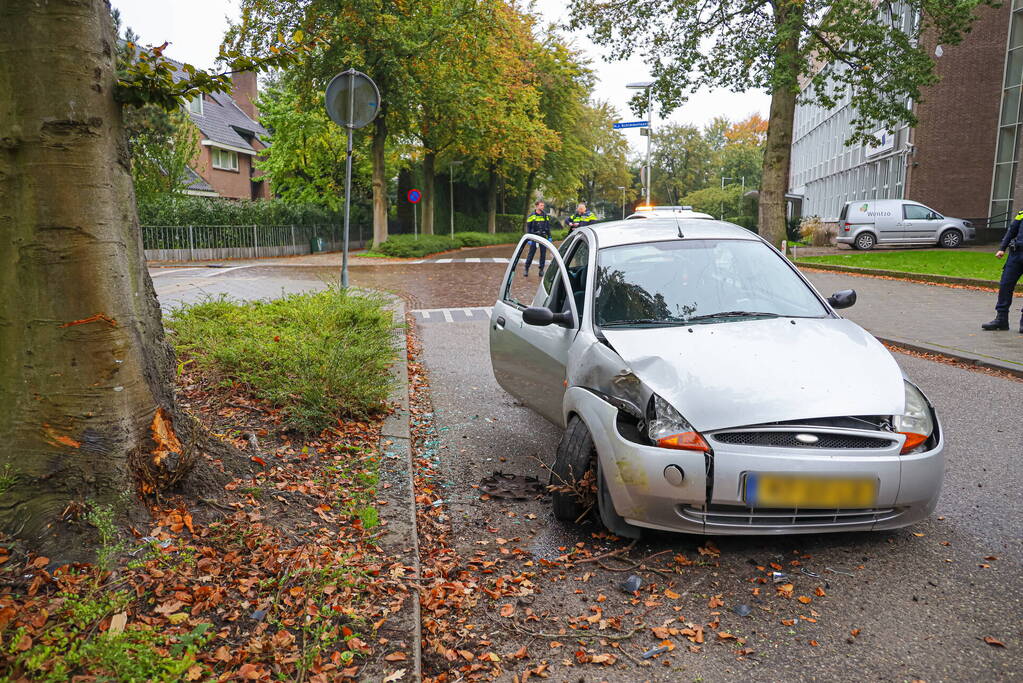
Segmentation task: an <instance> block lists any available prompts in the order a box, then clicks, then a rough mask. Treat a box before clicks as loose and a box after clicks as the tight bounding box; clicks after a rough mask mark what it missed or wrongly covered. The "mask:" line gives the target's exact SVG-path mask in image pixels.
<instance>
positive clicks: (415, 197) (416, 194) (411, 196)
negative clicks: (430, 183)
mask: <svg viewBox="0 0 1023 683" xmlns="http://www.w3.org/2000/svg"><path fill="white" fill-rule="evenodd" d="M422 198H423V194H422V193H421V192H420V191H419V190H409V191H408V200H409V201H410V202H412V203H413V204H418V203H419V200H420V199H422Z"/></svg>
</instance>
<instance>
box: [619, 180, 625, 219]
mask: <svg viewBox="0 0 1023 683" xmlns="http://www.w3.org/2000/svg"><path fill="white" fill-rule="evenodd" d="M618 189H619V190H621V191H622V220H623V221H624V220H625V188H624V187H622V186H620V185H619V186H618Z"/></svg>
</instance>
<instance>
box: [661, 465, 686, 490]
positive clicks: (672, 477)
mask: <svg viewBox="0 0 1023 683" xmlns="http://www.w3.org/2000/svg"><path fill="white" fill-rule="evenodd" d="M664 478H665V479H667V480H668V483H669V484H671V485H672V486H681V485H682V481H683V480H684V479H685V478H686V473H685V472H683V471H682V468H681V467H679V466H678V465H668V466H667V467H665V468H664Z"/></svg>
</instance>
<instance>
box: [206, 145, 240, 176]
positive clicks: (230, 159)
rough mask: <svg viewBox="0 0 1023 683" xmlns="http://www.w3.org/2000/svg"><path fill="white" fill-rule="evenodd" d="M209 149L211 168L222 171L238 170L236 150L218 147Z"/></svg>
mask: <svg viewBox="0 0 1023 683" xmlns="http://www.w3.org/2000/svg"><path fill="white" fill-rule="evenodd" d="M211 151H212V153H213V168H219V169H222V170H224V171H237V170H238V152H232V151H231V150H229V149H220V148H219V147H214V148H213V149H212V150H211Z"/></svg>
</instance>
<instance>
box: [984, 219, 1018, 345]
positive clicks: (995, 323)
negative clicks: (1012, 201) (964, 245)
mask: <svg viewBox="0 0 1023 683" xmlns="http://www.w3.org/2000/svg"><path fill="white" fill-rule="evenodd" d="M1021 223H1023V211H1020V212H1019V213H1017V214H1016V218H1014V219H1013V221H1012V223H1010V224H1009V229H1008V230H1006V231H1005V237H1003V238H1002V244H1001V246H1000V247H999V248H998V252H997V253H996V254H995V256H996V257H998V258H1002V257H1003V256H1005V255H1006V252H1008V256H1007V257H1006V259H1005V266H1004V267H1003V268H1002V281H1001V283H999V285H998V303H996V304H995V312H996V314H995V319H994V320H992V321H991V322H989V323H984V324H983V325H981V326H980V327H981V329H984V330H1007V329H1009V309H1010V308H1012V294H1013V292H1014V291H1015V289H1016V283H1017V282H1019V279H1020V276H1023V229H1021V228H1020V224H1021ZM1019 333H1020V334H1023V316H1021V317H1020V321H1019Z"/></svg>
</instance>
